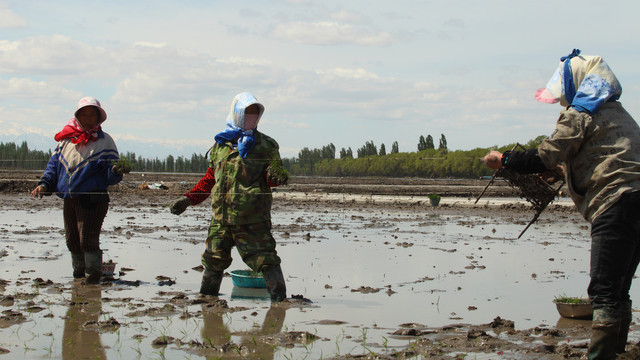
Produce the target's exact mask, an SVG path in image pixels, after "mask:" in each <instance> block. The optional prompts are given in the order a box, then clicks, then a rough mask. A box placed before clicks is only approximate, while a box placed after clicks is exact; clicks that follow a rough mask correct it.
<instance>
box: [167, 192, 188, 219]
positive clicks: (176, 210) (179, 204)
mask: <svg viewBox="0 0 640 360" xmlns="http://www.w3.org/2000/svg"><path fill="white" fill-rule="evenodd" d="M190 205H191V200H189V198H188V197H186V196H183V197H181V198H180V199H178V200H176V201H175V202H174V203H173V204H171V207H170V209H171V213H172V214H175V215H180V214H182V213H183V212H184V211H185V210H187V208H188V207H189V206H190Z"/></svg>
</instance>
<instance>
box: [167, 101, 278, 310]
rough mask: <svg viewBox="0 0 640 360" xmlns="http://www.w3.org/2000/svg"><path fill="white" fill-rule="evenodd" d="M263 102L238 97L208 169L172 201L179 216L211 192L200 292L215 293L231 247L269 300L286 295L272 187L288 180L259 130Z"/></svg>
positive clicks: (275, 145)
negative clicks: (264, 288)
mask: <svg viewBox="0 0 640 360" xmlns="http://www.w3.org/2000/svg"><path fill="white" fill-rule="evenodd" d="M263 113H264V106H263V105H262V104H260V103H259V102H258V100H257V99H256V98H255V97H254V96H253V95H251V94H250V93H240V94H238V95H236V97H235V98H234V99H233V102H232V104H231V111H230V112H229V115H228V116H227V127H226V128H225V130H224V131H222V132H220V133H219V134H218V135H216V136H215V144H214V145H213V147H212V148H211V149H210V156H209V169H208V170H207V173H206V174H205V176H204V177H203V178H202V179H200V181H199V182H198V183H197V184H196V186H194V187H193V189H191V190H190V191H189V192H187V193H185V194H184V196H183V197H182V198H180V199H178V200H177V201H175V202H174V203H173V204H172V205H171V212H172V213H173V214H176V215H179V214H181V213H183V212H184V211H185V210H186V208H187V207H188V206H190V205H196V204H199V203H201V202H202V201H204V200H205V199H206V198H207V197H208V196H209V195H210V194H211V196H212V201H211V206H212V209H213V215H212V219H211V226H210V227H209V233H208V236H207V248H206V250H205V252H204V253H203V254H202V264H203V265H204V268H205V270H204V274H203V276H202V285H201V287H200V293H201V294H204V295H218V292H219V290H220V282H221V281H222V274H223V271H224V270H225V269H227V268H228V267H229V266H230V265H231V261H232V259H231V250H232V248H233V247H234V246H235V247H236V248H237V250H238V253H239V254H240V256H241V257H242V260H243V261H244V262H245V263H246V264H247V265H248V266H249V267H250V268H251V269H252V270H253V271H260V272H262V274H263V276H264V279H265V282H266V286H267V290H268V291H269V294H270V295H271V300H272V301H282V300H284V299H285V298H286V286H285V282H284V276H283V274H282V269H281V267H280V257H278V254H277V252H276V241H275V239H274V238H273V236H272V235H271V203H272V195H271V187H274V186H279V185H284V184H286V182H287V180H288V176H287V173H286V171H285V170H284V169H283V168H282V161H281V159H280V154H279V152H278V143H277V142H276V141H275V140H274V139H272V138H270V137H269V136H267V135H265V134H263V133H261V132H259V131H258V130H257V126H258V122H259V121H260V118H261V117H262V114H263Z"/></svg>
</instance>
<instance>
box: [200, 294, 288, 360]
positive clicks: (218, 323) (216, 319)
mask: <svg viewBox="0 0 640 360" xmlns="http://www.w3.org/2000/svg"><path fill="white" fill-rule="evenodd" d="M285 312H286V308H283V307H281V306H278V305H277V304H276V305H271V308H269V311H267V314H266V315H265V317H264V322H263V323H262V327H261V328H260V331H259V332H257V333H248V334H246V335H243V336H242V339H241V344H240V345H239V346H241V347H246V348H249V349H251V350H250V352H249V353H248V354H247V353H242V358H249V359H254V358H255V359H273V358H274V351H275V350H276V349H277V347H275V346H272V345H270V344H269V343H266V342H264V339H258V338H257V337H258V336H259V337H264V336H269V335H277V334H278V333H280V331H282V326H283V324H284V318H285ZM224 314H226V313H225V312H221V311H220V310H219V309H208V308H207V307H206V305H203V307H202V317H203V326H202V329H201V335H202V340H203V342H204V344H205V346H210V347H213V346H215V347H216V348H226V347H227V346H228V345H229V344H230V339H231V332H230V331H229V329H228V328H227V327H226V326H225V324H224V319H223V315H224ZM218 356H219V355H218ZM214 358H218V357H217V356H216V357H214Z"/></svg>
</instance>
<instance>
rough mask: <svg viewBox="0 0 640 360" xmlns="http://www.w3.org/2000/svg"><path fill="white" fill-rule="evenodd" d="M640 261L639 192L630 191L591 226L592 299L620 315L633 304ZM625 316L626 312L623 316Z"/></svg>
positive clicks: (590, 286) (590, 292)
mask: <svg viewBox="0 0 640 360" xmlns="http://www.w3.org/2000/svg"><path fill="white" fill-rule="evenodd" d="M638 262H640V191H634V192H627V193H624V194H623V195H622V197H621V198H620V199H619V200H618V201H617V202H616V203H615V204H614V205H613V206H611V208H609V209H608V210H607V211H605V212H604V213H603V214H601V215H600V216H598V217H597V218H596V219H595V220H594V221H593V224H592V225H591V271H590V274H591V282H590V283H589V289H588V293H589V298H590V299H591V302H592V304H593V308H594V310H595V309H603V310H605V311H606V312H607V313H609V314H612V315H613V314H616V315H614V316H616V317H617V318H620V317H621V315H622V314H623V313H624V312H625V311H626V310H625V308H626V307H628V306H629V305H630V301H631V299H630V298H629V289H630V288H631V279H632V278H633V275H634V274H635V272H636V269H637V267H638ZM622 316H624V315H622Z"/></svg>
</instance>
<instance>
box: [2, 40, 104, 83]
mask: <svg viewBox="0 0 640 360" xmlns="http://www.w3.org/2000/svg"><path fill="white" fill-rule="evenodd" d="M109 58H110V54H109V53H107V52H106V51H105V49H103V48H99V47H92V46H89V45H86V44H84V43H82V42H79V41H75V40H73V39H71V38H69V37H67V36H63V35H52V36H40V37H32V38H25V39H22V40H17V41H7V40H3V41H0V64H2V65H0V66H1V67H0V72H3V73H21V72H28V73H31V74H55V75H69V74H77V73H83V74H85V75H88V74H90V73H92V72H94V71H96V70H97V69H96V68H97V67H98V66H99V65H100V64H102V65H104V64H106V63H108V62H109ZM100 70H104V67H103V66H100Z"/></svg>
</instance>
